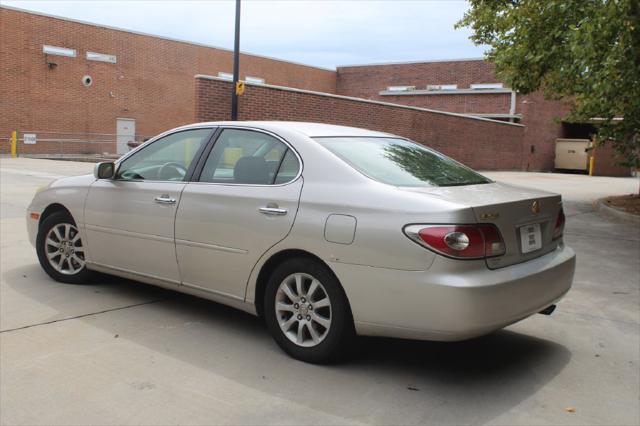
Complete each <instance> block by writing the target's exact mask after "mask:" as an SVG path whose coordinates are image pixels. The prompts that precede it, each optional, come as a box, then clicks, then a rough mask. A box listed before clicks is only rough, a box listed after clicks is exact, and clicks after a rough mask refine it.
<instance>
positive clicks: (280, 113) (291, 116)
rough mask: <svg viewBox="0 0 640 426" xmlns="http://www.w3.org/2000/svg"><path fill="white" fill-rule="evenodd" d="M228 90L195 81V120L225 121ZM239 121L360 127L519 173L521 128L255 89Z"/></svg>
mask: <svg viewBox="0 0 640 426" xmlns="http://www.w3.org/2000/svg"><path fill="white" fill-rule="evenodd" d="M230 88H231V83H229V82H226V81H220V80H217V79H205V78H198V79H196V96H195V98H196V108H195V111H196V116H195V120H196V121H217V120H228V119H229V104H230V102H231V100H230V97H231V95H230ZM239 119H240V120H287V121H315V122H321V123H331V124H341V125H347V126H355V127H363V128H367V129H372V130H380V131H384V132H390V133H394V134H397V135H401V136H404V137H407V138H410V139H412V140H414V141H416V142H420V143H422V144H425V145H427V146H429V147H432V148H435V149H437V150H438V151H441V152H443V153H445V154H447V155H449V156H451V157H453V158H455V159H456V160H458V161H461V162H462V163H465V164H467V165H469V166H470V167H473V168H476V169H483V170H496V169H516V170H519V169H520V168H521V165H522V137H523V134H524V128H523V127H522V126H518V125H511V124H508V123H502V122H496V121H489V120H478V119H473V118H468V117H460V116H454V115H450V114H443V113H437V112H429V111H423V110H417V109H413V108H407V107H402V106H393V105H384V104H381V103H373V102H367V101H362V100H357V99H348V98H344V97H337V96H331V95H326V94H320V93H309V92H302V91H293V90H287V89H283V88H275V87H266V86H254V85H248V86H247V89H246V92H245V94H244V95H242V96H241V97H240V100H239Z"/></svg>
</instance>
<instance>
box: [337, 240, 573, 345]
mask: <svg viewBox="0 0 640 426" xmlns="http://www.w3.org/2000/svg"><path fill="white" fill-rule="evenodd" d="M331 267H332V268H333V270H334V272H335V273H336V275H337V276H338V278H339V279H340V281H341V283H342V284H343V286H344V288H345V292H346V293H347V297H348V298H349V302H350V304H351V309H352V312H353V316H354V321H355V323H356V330H357V332H358V334H361V335H376V336H388V337H402V338H410V339H424V340H464V339H468V338H472V337H475V336H479V335H483V334H486V333H489V332H491V331H494V330H497V329H500V328H502V327H505V326H507V325H509V324H512V323H514V322H517V321H519V320H521V319H524V318H526V317H528V316H530V315H532V314H534V313H537V312H539V311H541V310H542V309H544V308H545V307H547V306H549V305H551V304H553V303H555V302H556V301H558V300H559V299H560V298H561V297H562V296H564V294H565V293H566V292H567V291H569V288H570V287H571V283H572V281H573V274H574V271H575V253H574V251H573V250H572V249H570V248H569V247H566V246H564V245H561V246H559V247H558V248H557V249H556V250H554V251H553V252H551V253H548V254H546V255H544V256H541V257H539V258H537V259H533V260H530V261H528V262H525V263H521V264H518V265H512V266H508V267H505V268H501V269H497V270H489V269H487V268H486V265H484V261H457V260H450V259H445V258H443V257H438V258H437V260H436V261H435V262H434V264H433V265H432V266H431V268H430V269H429V270H428V271H399V270H391V269H382V268H373V267H367V266H359V265H346V264H340V263H332V264H331Z"/></svg>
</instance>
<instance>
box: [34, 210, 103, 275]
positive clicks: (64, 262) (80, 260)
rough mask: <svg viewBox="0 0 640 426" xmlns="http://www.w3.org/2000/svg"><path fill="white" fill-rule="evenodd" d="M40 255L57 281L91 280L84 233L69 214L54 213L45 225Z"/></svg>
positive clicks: (40, 236) (40, 235)
mask: <svg viewBox="0 0 640 426" xmlns="http://www.w3.org/2000/svg"><path fill="white" fill-rule="evenodd" d="M36 251H37V253H38V260H39V261H40V265H41V266H42V268H43V269H44V271H45V272H46V273H47V274H48V275H49V276H50V277H51V278H53V279H54V280H56V281H60V282H63V283H71V284H85V283H87V282H88V281H89V280H90V278H91V275H92V273H91V271H89V270H88V269H87V268H86V264H85V248H84V245H83V244H82V240H81V239H80V233H79V232H78V228H77V227H76V224H75V222H74V221H73V218H72V217H71V216H70V215H69V214H68V213H67V212H56V213H53V214H51V215H50V216H48V217H47V218H45V219H44V220H43V221H42V223H41V224H40V227H39V229H38V237H37V240H36Z"/></svg>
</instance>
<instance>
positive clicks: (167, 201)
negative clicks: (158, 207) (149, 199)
mask: <svg viewBox="0 0 640 426" xmlns="http://www.w3.org/2000/svg"><path fill="white" fill-rule="evenodd" d="M153 200H154V201H155V202H156V203H159V204H175V202H176V199H175V198H171V197H170V196H169V195H167V194H162V195H161V196H159V197H156V198H154V199H153Z"/></svg>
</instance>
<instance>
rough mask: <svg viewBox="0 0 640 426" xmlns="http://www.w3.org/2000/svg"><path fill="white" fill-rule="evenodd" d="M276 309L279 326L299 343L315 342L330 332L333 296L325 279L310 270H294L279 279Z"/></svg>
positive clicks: (312, 343) (310, 344)
mask: <svg viewBox="0 0 640 426" xmlns="http://www.w3.org/2000/svg"><path fill="white" fill-rule="evenodd" d="M275 311H276V319H277V320H278V325H279V326H280V330H282V332H283V333H284V335H285V336H287V338H288V339H289V340H290V341H292V342H293V343H295V344H296V345H298V346H303V347H312V346H316V345H318V344H320V343H321V342H322V341H323V340H324V339H325V337H327V334H329V329H330V327H331V300H330V299H329V294H328V293H327V291H326V289H325V288H324V286H323V285H322V283H321V282H320V281H319V280H317V279H316V278H314V277H313V276H311V275H309V274H304V273H295V274H291V275H289V276H288V277H287V278H285V279H284V280H283V281H282V283H280V285H279V286H278V290H277V292H276V298H275Z"/></svg>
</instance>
